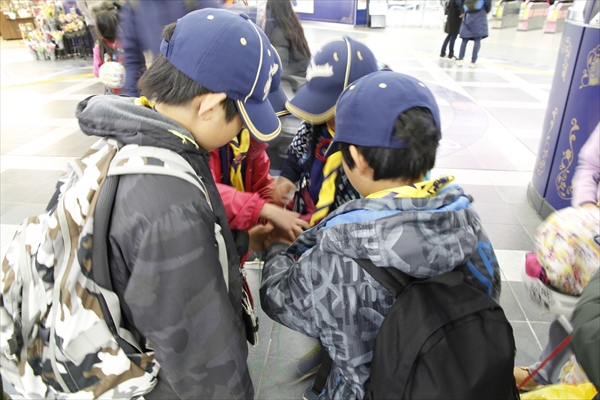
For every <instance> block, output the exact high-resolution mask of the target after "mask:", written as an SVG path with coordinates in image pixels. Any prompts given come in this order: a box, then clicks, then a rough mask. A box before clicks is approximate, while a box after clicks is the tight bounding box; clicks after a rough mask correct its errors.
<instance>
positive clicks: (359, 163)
mask: <svg viewBox="0 0 600 400" xmlns="http://www.w3.org/2000/svg"><path fill="white" fill-rule="evenodd" d="M348 150H349V151H350V155H351V156H352V159H353V160H354V169H356V171H357V172H358V173H359V174H360V175H364V174H365V173H366V172H367V170H368V169H369V168H370V167H369V164H367V160H365V157H363V155H362V153H361V152H360V151H358V149H357V148H356V146H354V145H350V147H349V148H348Z"/></svg>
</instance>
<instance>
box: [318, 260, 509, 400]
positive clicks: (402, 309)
mask: <svg viewBox="0 0 600 400" xmlns="http://www.w3.org/2000/svg"><path fill="white" fill-rule="evenodd" d="M355 261H356V262H357V263H358V264H359V265H360V266H361V267H362V268H363V269H365V270H366V271H367V272H368V273H369V274H370V275H371V276H372V277H373V278H374V279H376V280H377V281H378V282H379V283H381V284H382V285H383V286H384V287H385V288H386V289H387V290H389V291H390V292H392V293H393V294H394V296H395V297H396V302H395V303H394V305H393V306H392V308H391V310H390V312H389V314H388V315H387V316H386V317H385V319H384V321H383V324H382V325H381V328H380V329H379V333H378V334H377V338H376V339H375V348H374V351H373V360H372V361H371V377H370V382H367V384H366V394H365V398H367V399H371V400H380V399H461V400H462V399H477V400H479V399H504V400H506V399H518V398H519V394H518V391H517V387H516V383H515V378H514V375H513V367H514V360H515V340H514V337H513V331H512V327H511V325H510V323H509V322H508V320H507V319H506V316H505V315H504V311H503V310H502V307H500V305H499V304H498V303H497V302H496V301H495V300H493V299H492V298H491V297H490V296H488V295H486V294H485V293H483V292H482V291H481V290H478V289H476V288H475V287H473V286H472V285H470V284H468V283H467V282H466V281H465V274H464V273H463V272H462V268H463V266H461V267H458V268H457V269H456V270H455V271H452V272H449V273H446V274H443V275H439V276H436V277H434V278H430V279H425V280H419V279H415V278H412V277H409V276H408V275H406V274H404V273H402V272H401V271H399V270H397V269H394V268H379V267H376V266H375V265H374V264H373V263H372V262H371V261H370V260H355ZM327 362H328V363H330V361H329V360H327ZM326 364H327V363H325V362H324V365H326ZM322 369H327V371H322V370H321V369H320V370H319V372H318V375H317V379H316V381H315V386H314V388H313V391H315V392H318V393H320V392H321V391H322V389H323V387H324V386H325V382H326V378H327V375H328V374H329V369H330V368H327V367H325V368H322ZM317 385H319V386H317Z"/></svg>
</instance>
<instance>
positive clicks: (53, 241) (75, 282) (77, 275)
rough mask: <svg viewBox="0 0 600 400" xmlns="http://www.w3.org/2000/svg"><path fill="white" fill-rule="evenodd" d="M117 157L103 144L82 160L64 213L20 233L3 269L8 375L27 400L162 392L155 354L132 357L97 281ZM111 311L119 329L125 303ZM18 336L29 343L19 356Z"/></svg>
mask: <svg viewBox="0 0 600 400" xmlns="http://www.w3.org/2000/svg"><path fill="white" fill-rule="evenodd" d="M115 153H116V148H115V147H114V146H112V145H110V144H108V143H107V141H106V140H100V141H98V142H97V143H96V144H94V145H93V146H92V148H91V149H90V150H89V151H88V152H87V153H86V154H85V155H84V156H83V157H82V158H81V159H77V160H76V161H75V163H74V164H72V168H71V169H70V170H69V171H67V173H66V174H65V176H64V177H63V178H62V179H61V180H62V183H63V185H62V186H61V191H62V193H61V196H60V198H59V201H58V204H57V206H56V207H55V208H54V210H53V211H48V212H46V213H44V214H42V215H40V216H37V217H30V218H28V219H27V220H26V221H25V222H24V223H23V224H22V225H21V226H20V227H19V229H18V231H17V233H16V235H15V238H14V240H13V241H12V242H11V243H10V245H9V248H8V251H7V253H6V257H5V258H4V260H3V262H2V274H1V283H2V303H1V304H2V307H1V308H0V310H1V311H0V312H2V326H1V331H0V332H1V340H0V351H1V353H2V354H1V358H0V360H1V366H2V372H3V376H4V377H5V378H7V379H8V380H9V381H10V382H11V383H12V384H13V385H14V386H15V389H16V390H17V391H18V392H19V393H20V394H22V395H23V396H25V397H26V398H57V399H95V398H132V397H135V396H140V395H144V394H145V393H147V392H149V391H150V390H152V388H154V386H155V385H156V376H157V375H158V371H159V369H160V366H159V364H158V363H157V362H156V361H155V360H154V353H153V352H146V353H140V354H131V353H130V354H126V353H125V351H124V349H123V348H122V347H121V346H120V343H121V342H119V341H118V340H117V339H116V338H115V337H114V336H113V335H112V334H111V333H110V330H109V328H108V326H107V324H106V322H105V319H106V318H107V315H106V313H105V309H106V308H105V306H106V305H108V304H114V299H113V298H112V297H111V296H113V297H114V296H115V295H114V293H111V292H108V291H106V292H105V291H103V290H101V289H100V288H99V287H98V286H97V285H96V284H95V282H94V281H93V279H92V278H91V276H92V271H93V266H92V263H91V244H92V240H93V236H92V235H93V224H94V210H95V206H96V199H97V195H98V193H99V190H100V188H101V187H102V184H103V182H104V180H105V178H106V173H107V170H108V167H109V163H110V160H111V159H112V158H113V156H114V155H115ZM67 189H68V190H67ZM108 307H109V308H108V309H109V310H110V311H109V313H110V315H109V316H108V318H109V319H112V320H113V321H114V322H115V323H116V324H117V325H116V326H117V327H118V326H119V322H120V318H119V310H118V301H117V303H116V309H114V308H111V307H110V305H109V306H108ZM19 325H21V326H22V333H21V334H19V332H18V330H17V332H15V328H16V327H17V329H18V326H19ZM40 329H48V330H50V334H49V340H48V342H45V341H44V340H42V338H40V337H39V336H38V331H39V330H40ZM13 334H15V336H14V337H17V338H21V337H22V340H23V347H22V351H17V352H16V354H13V352H12V351H11V349H10V345H9V340H10V339H11V338H13ZM120 334H121V335H126V333H125V332H124V331H122V332H120ZM82 341H83V344H82ZM134 345H135V347H137V348H139V345H137V344H134ZM54 360H55V361H54Z"/></svg>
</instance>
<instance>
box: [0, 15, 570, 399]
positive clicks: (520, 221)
mask: <svg viewBox="0 0 600 400" xmlns="http://www.w3.org/2000/svg"><path fill="white" fill-rule="evenodd" d="M304 27H305V31H306V36H307V38H308V40H309V43H310V45H311V47H312V48H313V49H317V48H319V45H320V43H322V42H324V41H325V40H327V39H328V38H330V37H332V36H340V35H349V36H352V37H353V38H355V39H357V40H359V41H362V42H364V43H365V44H367V45H368V46H369V47H370V48H371V49H372V50H373V51H374V53H375V54H376V56H377V58H378V59H379V60H380V61H383V62H385V63H386V64H388V65H389V66H390V67H391V68H392V69H394V70H396V71H400V72H404V73H407V74H411V75H413V76H415V77H417V78H419V79H421V80H422V81H423V82H425V83H426V84H427V85H429V87H430V88H431V89H432V90H433V91H434V93H435V95H436V97H437V99H438V103H439V105H440V109H441V111H442V124H443V143H442V146H441V148H440V152H439V158H438V160H437V164H436V168H435V171H434V174H435V173H441V172H444V173H452V174H454V175H455V176H456V179H457V182H458V183H460V184H462V185H463V186H464V188H465V190H466V191H467V192H468V193H470V194H472V195H473V197H474V199H475V202H474V207H475V208H476V209H477V211H478V213H479V214H480V216H481V218H482V220H483V223H484V227H485V229H486V231H487V232H488V234H489V236H490V238H491V241H492V244H493V246H494V248H495V249H496V254H497V256H498V258H499V261H500V266H501V268H502V274H503V281H504V282H503V291H502V298H501V304H502V306H503V307H504V309H505V312H506V314H507V316H508V318H509V320H510V322H511V324H512V326H513V329H514V333H515V337H516V342H517V356H516V361H515V363H516V364H517V365H526V364H529V363H532V362H533V361H534V360H535V359H536V358H537V356H538V355H539V353H540V350H541V348H542V346H543V345H544V343H545V342H546V340H547V329H548V324H549V321H550V320H551V315H548V314H547V313H544V312H543V311H542V310H541V309H539V308H538V307H537V306H536V305H535V304H534V303H532V302H531V301H530V300H529V298H528V295H527V293H526V291H525V288H524V286H523V283H522V282H521V279H520V270H521V268H522V267H523V262H524V256H525V253H526V252H527V251H531V250H532V249H533V247H534V240H533V236H534V233H535V229H536V227H537V225H538V224H539V223H540V222H541V220H540V218H539V217H538V216H537V215H536V213H535V212H534V211H533V209H532V208H531V206H530V205H529V204H528V200H527V196H526V189H527V185H528V183H529V182H530V180H531V175H532V171H533V169H534V164H535V159H536V152H537V151H538V143H539V140H540V137H541V130H542V125H543V120H544V117H545V112H546V105H547V101H548V94H549V92H550V87H551V83H552V77H553V74H554V66H555V63H556V60H557V56H558V52H559V46H560V40H561V35H560V34H554V35H553V34H544V33H542V32H541V31H539V30H538V31H530V32H517V31H516V29H515V28H508V29H504V30H491V32H490V37H489V38H487V39H485V40H483V41H482V46H481V51H480V58H479V60H478V63H477V68H474V69H471V68H469V67H468V65H465V66H463V67H458V66H457V65H456V64H455V63H454V62H453V61H450V60H448V59H440V58H439V57H438V55H439V50H440V46H441V43H442V41H443V40H444V37H445V36H444V34H443V32H442V30H441V29H439V28H435V29H433V28H406V27H405V28H402V27H389V28H386V29H368V28H351V27H346V26H342V25H333V24H322V23H305V24H304ZM0 44H1V47H0V62H1V75H0V86H1V87H0V104H1V107H0V139H1V142H0V154H1V156H0V168H1V169H0V172H1V175H0V189H1V195H0V200H1V210H0V218H1V246H2V248H3V250H5V248H6V244H7V243H8V242H9V241H10V239H11V236H12V234H13V232H14V230H15V229H16V227H17V226H18V224H20V223H21V221H22V220H23V219H24V218H25V217H27V216H29V215H32V214H37V213H40V212H42V211H43V210H44V208H45V205H46V203H47V201H48V199H49V198H50V196H51V194H52V192H53V188H54V185H55V181H56V178H57V177H58V176H59V175H60V173H61V171H62V170H63V168H64V167H65V164H66V162H67V161H68V160H70V159H72V158H74V157H77V156H80V155H82V154H83V152H84V151H85V150H86V149H87V147H88V146H89V145H90V144H91V143H92V142H94V140H95V139H94V138H89V137H87V136H85V135H83V134H82V133H81V132H80V130H79V127H78V125H77V121H76V119H75V106H76V104H77V103H78V102H79V101H80V100H82V99H84V98H86V97H87V96H90V95H99V94H103V86H102V84H101V83H99V82H98V81H97V80H96V79H95V78H93V77H91V70H92V68H91V60H89V59H88V60H82V59H75V60H57V61H49V60H48V61H34V60H33V59H32V58H31V56H30V55H29V53H28V52H27V51H26V49H25V47H24V46H23V45H22V44H21V43H20V42H19V41H11V42H7V41H2V42H1V43H0ZM459 46H460V40H459V41H457V43H456V49H455V51H456V52H458V49H459ZM471 46H472V44H470V45H469V47H468V49H467V58H468V57H470V54H471ZM467 64H468V63H467ZM260 272H261V270H260V264H254V265H252V266H251V267H250V269H249V275H250V281H251V283H252V288H253V291H254V292H255V293H258V281H259V277H260ZM255 297H258V296H255ZM258 313H259V316H260V321H261V325H260V343H259V345H258V346H257V347H256V348H253V349H251V351H250V358H249V360H248V363H249V365H250V370H251V373H252V378H253V380H254V384H255V388H256V398H259V399H299V398H301V394H302V392H303V391H304V389H305V388H306V387H307V385H308V383H309V382H308V381H303V382H297V379H298V376H297V375H296V372H295V367H296V364H297V361H298V359H299V358H300V357H301V356H302V355H303V353H304V352H305V351H306V350H307V349H308V348H310V347H311V346H312V345H313V344H314V339H310V338H306V337H303V336H302V335H299V334H297V333H294V332H292V331H290V330H289V329H287V328H285V327H282V326H280V325H278V324H275V323H273V322H272V321H270V320H269V319H268V318H267V317H266V316H264V314H262V312H261V311H258Z"/></svg>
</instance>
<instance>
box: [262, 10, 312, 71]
mask: <svg viewBox="0 0 600 400" xmlns="http://www.w3.org/2000/svg"><path fill="white" fill-rule="evenodd" d="M265 33H266V34H267V37H268V38H269V40H270V41H271V44H272V45H273V47H275V50H277V53H279V57H280V58H281V65H282V67H283V75H293V76H301V77H306V68H307V67H308V62H309V60H310V48H309V47H308V42H307V41H306V38H305V37H304V29H302V25H300V20H299V19H298V16H297V15H296V13H295V12H294V10H293V9H292V3H291V2H290V0H268V1H267V21H266V24H265Z"/></svg>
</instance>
